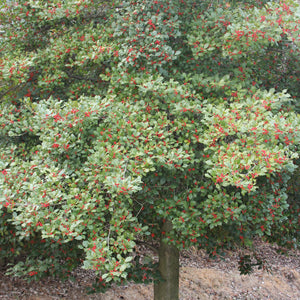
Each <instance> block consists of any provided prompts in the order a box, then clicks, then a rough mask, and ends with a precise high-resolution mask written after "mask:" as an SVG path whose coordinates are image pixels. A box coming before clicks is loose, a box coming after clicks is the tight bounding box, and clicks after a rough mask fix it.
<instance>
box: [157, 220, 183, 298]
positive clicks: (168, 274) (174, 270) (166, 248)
mask: <svg viewBox="0 0 300 300" xmlns="http://www.w3.org/2000/svg"><path fill="white" fill-rule="evenodd" d="M171 229H172V223H171V222H170V221H166V222H165V223H164V225H163V226H162V232H163V231H164V232H165V233H166V235H167V233H168V232H169V231H170V230H171ZM158 254H159V271H160V273H161V276H162V277H163V279H164V281H161V282H158V283H157V284H155V285H154V300H178V299H179V251H178V249H177V248H176V247H175V246H173V245H168V244H166V243H164V242H163V241H162V239H161V241H160V247H159V251H158Z"/></svg>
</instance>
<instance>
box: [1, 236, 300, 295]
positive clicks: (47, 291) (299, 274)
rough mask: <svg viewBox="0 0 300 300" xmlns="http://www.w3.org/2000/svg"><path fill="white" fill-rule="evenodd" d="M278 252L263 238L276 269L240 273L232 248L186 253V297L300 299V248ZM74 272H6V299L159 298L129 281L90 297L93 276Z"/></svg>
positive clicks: (260, 249) (263, 250)
mask: <svg viewBox="0 0 300 300" xmlns="http://www.w3.org/2000/svg"><path fill="white" fill-rule="evenodd" d="M277 250H278V247H276V246H274V245H269V244H266V243H262V242H257V243H256V244H255V251H256V253H257V254H259V255H260V257H261V258H263V259H265V260H266V261H267V263H268V265H269V267H270V271H269V272H267V271H266V270H255V271H254V272H253V273H252V274H251V275H240V273H239V271H238V257H239V254H241V253H239V252H230V251H228V252H227V253H226V256H225V259H224V260H221V259H217V260H214V259H213V260H212V259H209V257H208V256H207V255H206V254H205V253H204V252H202V251H196V250H193V249H191V250H189V251H183V252H182V253H181V258H180V263H181V269H180V299H181V300H197V299H201V300H206V299H243V300H245V299H249V300H250V299H255V300H257V299H272V300H277V299H278V300H285V299H292V300H297V299H298V300H300V256H299V254H300V251H292V252H289V256H285V255H281V254H278V252H277ZM244 252H245V251H244ZM146 254H147V255H149V253H146ZM150 255H153V254H152V253H150ZM74 275H75V278H76V280H75V281H74V282H72V281H67V282H64V283H62V282H60V281H58V280H55V279H47V280H43V281H41V282H34V283H27V282H25V281H24V280H22V279H20V278H13V277H9V276H5V275H4V270H0V299H9V300H12V299H20V300H57V299H68V300H69V299H70V300H72V299H78V300H89V299H91V300H119V299H120V300H121V299H123V300H151V299H153V286H152V285H143V284H139V285H137V284H128V285H126V286H121V287H115V288H114V289H111V290H109V291H107V292H106V293H105V294H96V295H87V294H86V292H85V289H86V288H87V287H88V286H89V285H90V284H91V282H92V280H93V274H92V273H91V272H88V271H84V270H81V269H80V270H77V271H76V272H75V274H74Z"/></svg>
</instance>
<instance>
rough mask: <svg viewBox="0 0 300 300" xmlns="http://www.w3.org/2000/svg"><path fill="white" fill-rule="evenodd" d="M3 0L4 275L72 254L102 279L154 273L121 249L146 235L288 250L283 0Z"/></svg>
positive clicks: (290, 19)
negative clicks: (260, 242)
mask: <svg viewBox="0 0 300 300" xmlns="http://www.w3.org/2000/svg"><path fill="white" fill-rule="evenodd" d="M4 2H5V1H4ZM6 2H7V3H6V4H1V10H0V14H1V17H0V18H1V27H0V31H1V33H0V66H1V69H0V72H1V73H0V75H1V77H0V128H1V132H0V156H1V160H0V234H1V239H0V253H1V257H4V258H5V259H6V260H5V261H6V262H7V263H11V264H12V265H11V268H10V269H9V270H8V272H9V274H14V275H17V276H23V277H27V278H29V279H40V278H42V277H44V276H49V275H51V276H59V277H61V278H68V277H69V276H70V274H71V271H72V270H74V268H76V267H78V266H81V267H83V268H85V269H90V270H94V271H95V273H96V274H97V282H96V285H95V289H97V290H101V288H103V289H105V288H106V287H108V286H110V284H111V283H123V282H125V281H126V280H132V279H133V280H134V279H136V280H138V281H144V282H148V280H153V279H156V278H159V275H158V274H156V271H155V270H156V267H155V264H153V262H151V261H148V262H145V263H143V261H142V260H141V261H140V260H139V259H138V257H136V256H135V249H136V246H137V243H140V242H145V243H150V244H151V243H154V244H155V243H156V242H157V241H159V239H160V238H161V237H163V241H165V242H168V243H171V244H173V245H176V246H177V247H178V249H180V250H181V249H184V248H185V249H187V248H189V247H190V246H194V247H198V248H202V249H206V250H207V251H208V252H210V253H211V254H213V255H216V254H217V253H218V251H219V250H221V249H223V248H226V247H237V246H250V245H251V244H252V241H253V239H254V238H255V237H261V238H263V239H265V240H266V241H269V242H272V243H273V242H276V243H278V244H280V245H281V246H285V247H298V246H299V222H300V218H299V215H300V214H299V209H300V203H299V198H300V197H299V171H298V169H297V166H298V165H299V159H298V153H299V140H300V134H299V105H298V103H299V99H300V89H299V84H300V62H299V51H300V48H299V47H300V35H299V32H300V31H299V28H300V24H299V23H300V21H299V20H300V9H299V4H298V3H297V2H296V1H292V0H282V1H272V2H267V1H264V0H261V1H259V0H248V1H230V0H228V1H223V0H218V1H206V0H204V1H194V0H169V1H161V0H157V1H154V0H147V1H146V0H133V1H129V0H125V1H115V2H112V1H105V0H103V1H102V0H94V1H93V0H65V1H60V0H54V1H36V0H27V1H25V0H20V1H18V0H16V1H6ZM297 101H298V102H297ZM166 221H170V222H171V223H172V230H171V232H168V233H166V232H163V231H162V230H161V228H162V224H163V223H164V222H166ZM249 259H250V258H249V257H247V260H246V264H245V260H244V266H246V269H247V268H248V265H249V264H250V263H251V260H249ZM249 261H250V263H249ZM244 269H245V268H244Z"/></svg>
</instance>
